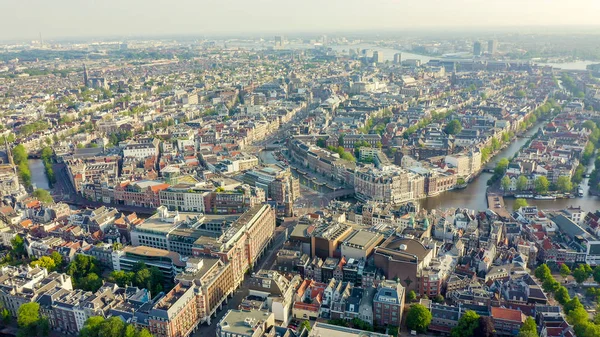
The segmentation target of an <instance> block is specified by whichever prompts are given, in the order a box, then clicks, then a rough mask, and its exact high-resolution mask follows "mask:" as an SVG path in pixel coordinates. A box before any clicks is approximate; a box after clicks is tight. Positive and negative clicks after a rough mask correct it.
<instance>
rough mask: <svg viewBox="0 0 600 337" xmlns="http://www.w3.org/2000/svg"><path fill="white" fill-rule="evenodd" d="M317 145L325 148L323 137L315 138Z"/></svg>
mask: <svg viewBox="0 0 600 337" xmlns="http://www.w3.org/2000/svg"><path fill="white" fill-rule="evenodd" d="M317 146H318V147H320V148H323V149H324V148H326V147H327V144H326V142H325V138H319V139H317Z"/></svg>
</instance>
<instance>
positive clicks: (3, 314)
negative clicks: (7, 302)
mask: <svg viewBox="0 0 600 337" xmlns="http://www.w3.org/2000/svg"><path fill="white" fill-rule="evenodd" d="M0 318H1V320H2V324H4V325H5V326H6V325H9V324H10V321H12V315H11V314H10V311H8V309H6V308H2V311H0Z"/></svg>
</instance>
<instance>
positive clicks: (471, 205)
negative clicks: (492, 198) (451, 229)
mask: <svg viewBox="0 0 600 337" xmlns="http://www.w3.org/2000/svg"><path fill="white" fill-rule="evenodd" d="M542 125H543V122H540V123H538V124H537V125H536V126H535V127H533V128H531V129H530V130H529V131H527V133H526V134H525V137H521V138H517V139H516V140H515V141H514V142H513V143H512V144H510V145H509V146H507V147H506V148H505V149H504V150H502V151H500V153H498V155H496V156H495V157H494V158H493V159H492V160H491V164H488V166H491V167H495V166H496V163H498V161H500V159H502V158H509V159H510V158H512V157H513V156H514V155H515V153H517V151H519V149H521V147H523V145H525V143H527V141H528V140H529V138H530V137H531V136H532V135H533V134H535V133H536V132H537V130H538V128H539V127H541V126H542ZM592 165H593V163H592ZM590 169H591V168H590ZM491 177H492V174H491V173H486V172H484V173H482V174H481V175H479V177H477V178H475V179H474V180H473V181H472V182H471V183H469V185H468V186H467V187H466V188H465V189H462V190H454V191H448V192H444V193H442V194H440V195H438V196H435V197H430V198H426V199H423V200H421V201H420V205H421V207H422V208H424V209H436V208H441V209H445V208H458V207H460V208H467V209H474V210H477V211H482V210H486V209H487V206H488V205H487V198H486V191H487V181H488V180H489V179H490V178H491ZM581 186H582V187H583V189H584V196H583V197H580V198H575V199H557V200H534V199H532V200H527V202H528V203H529V204H530V205H535V206H538V207H539V208H540V209H564V208H567V207H569V206H575V207H576V206H581V208H582V209H584V210H586V211H593V210H597V209H600V198H599V197H596V196H592V195H589V193H588V190H589V186H588V179H587V178H586V179H584V180H583V182H582V183H581ZM514 201H515V199H513V198H506V199H504V203H505V205H506V208H507V209H508V210H509V211H512V205H513V203H514Z"/></svg>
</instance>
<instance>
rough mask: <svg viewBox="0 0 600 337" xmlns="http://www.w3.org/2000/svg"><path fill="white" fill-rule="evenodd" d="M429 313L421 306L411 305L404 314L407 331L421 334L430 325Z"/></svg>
mask: <svg viewBox="0 0 600 337" xmlns="http://www.w3.org/2000/svg"><path fill="white" fill-rule="evenodd" d="M431 318H432V316H431V312H430V311H429V309H427V308H426V307H425V306H424V305H422V304H413V305H411V306H410V308H409V309H408V313H407V314H406V326H407V327H408V329H409V330H415V331H416V332H419V333H423V332H425V331H427V327H428V326H429V324H430V323H431Z"/></svg>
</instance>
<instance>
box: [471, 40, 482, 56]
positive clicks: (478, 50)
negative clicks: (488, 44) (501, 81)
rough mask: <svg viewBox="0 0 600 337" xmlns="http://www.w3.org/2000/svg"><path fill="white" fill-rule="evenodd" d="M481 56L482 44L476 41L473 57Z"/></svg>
mask: <svg viewBox="0 0 600 337" xmlns="http://www.w3.org/2000/svg"><path fill="white" fill-rule="evenodd" d="M480 55H481V42H479V41H475V43H473V56H480Z"/></svg>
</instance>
